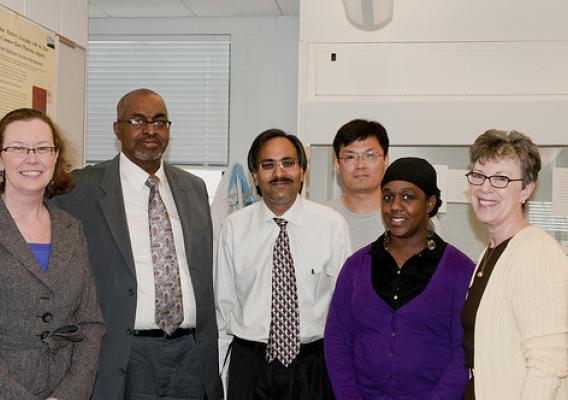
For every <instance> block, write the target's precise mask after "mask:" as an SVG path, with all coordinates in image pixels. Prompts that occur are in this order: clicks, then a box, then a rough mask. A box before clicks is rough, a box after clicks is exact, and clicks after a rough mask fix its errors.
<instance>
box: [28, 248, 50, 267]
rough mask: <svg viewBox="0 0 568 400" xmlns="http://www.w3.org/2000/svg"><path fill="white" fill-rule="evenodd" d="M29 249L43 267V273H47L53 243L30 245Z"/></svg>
mask: <svg viewBox="0 0 568 400" xmlns="http://www.w3.org/2000/svg"><path fill="white" fill-rule="evenodd" d="M28 247H29V248H30V250H31V251H32V253H33V255H34V256H35V258H36V259H37V262H38V263H39V265H40V266H41V272H46V271H47V265H48V264H49V255H50V254H51V243H28Z"/></svg>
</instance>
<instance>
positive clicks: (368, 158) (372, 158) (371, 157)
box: [338, 150, 383, 165]
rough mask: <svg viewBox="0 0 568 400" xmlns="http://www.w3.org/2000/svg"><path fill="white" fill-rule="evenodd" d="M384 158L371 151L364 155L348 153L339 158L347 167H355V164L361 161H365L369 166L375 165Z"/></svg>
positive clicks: (365, 152)
mask: <svg viewBox="0 0 568 400" xmlns="http://www.w3.org/2000/svg"><path fill="white" fill-rule="evenodd" d="M382 156H383V155H382V154H380V153H377V152H375V151H373V150H369V151H364V152H362V153H353V152H347V153H344V154H342V155H340V156H339V157H338V158H339V159H340V160H341V161H343V163H345V164H347V165H354V164H356V163H358V162H359V160H363V161H365V162H366V163H367V164H374V163H376V162H377V161H378V160H379V158H381V157H382Z"/></svg>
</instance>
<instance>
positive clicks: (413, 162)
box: [381, 157, 442, 217]
mask: <svg viewBox="0 0 568 400" xmlns="http://www.w3.org/2000/svg"><path fill="white" fill-rule="evenodd" d="M391 181H405V182H410V183H413V184H415V185H416V186H418V187H419V188H420V189H421V190H422V191H423V192H424V193H425V194H426V197H430V196H432V195H435V196H436V205H435V206H434V208H433V209H432V211H431V212H430V214H428V216H430V217H433V216H434V215H436V214H437V213H438V208H440V206H441V205H442V199H440V189H438V184H437V178H436V170H435V169H434V167H432V165H431V164H430V163H429V162H428V161H426V160H424V159H423V158H417V157H404V158H399V159H398V160H396V161H394V162H393V163H392V164H390V165H389V166H388V168H387V170H386V171H385V176H384V177H383V180H382V182H381V188H382V187H383V186H385V185H386V184H387V183H389V182H391Z"/></svg>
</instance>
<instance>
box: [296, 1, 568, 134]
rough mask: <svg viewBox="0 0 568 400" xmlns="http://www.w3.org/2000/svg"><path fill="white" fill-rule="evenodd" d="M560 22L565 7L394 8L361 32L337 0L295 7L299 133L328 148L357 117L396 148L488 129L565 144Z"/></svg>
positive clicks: (567, 32)
mask: <svg viewBox="0 0 568 400" xmlns="http://www.w3.org/2000/svg"><path fill="white" fill-rule="evenodd" d="M566 15H568V2H567V1H566V0H540V1H538V2H536V1H534V0H476V1H472V0H428V1H424V0H404V1H398V0H395V1H394V17H393V19H392V22H391V23H390V24H389V25H387V26H386V27H384V28H383V29H380V30H378V31H373V32H369V31H362V30H358V29H356V28H355V27H354V26H352V25H351V24H350V23H349V22H348V20H347V18H346V17H345V13H344V10H343V4H342V1H341V0H334V1H329V0H301V2H300V61H299V71H300V74H299V113H298V114H299V115H298V122H299V125H298V126H299V128H298V131H299V133H300V136H301V137H302V138H303V139H304V141H305V142H307V143H330V142H331V140H332V139H333V136H334V134H335V132H336V131H337V129H338V127H339V126H341V125H342V124H343V123H345V122H347V121H348V120H350V119H352V118H357V117H362V118H370V119H376V120H379V121H380V122H382V123H383V124H384V125H385V126H386V128H387V130H388V131H389V134H390V136H391V140H392V143H393V144H395V145H467V144H470V143H471V142H472V141H473V140H474V139H475V137H476V136H477V135H478V134H480V133H481V132H482V131H484V130H486V129H489V128H499V129H505V130H508V129H518V130H521V131H524V132H526V133H528V134H529V135H531V136H532V137H533V139H534V140H535V141H536V142H537V143H538V144H543V145H563V144H567V143H568V134H567V133H568V132H567V128H566V127H567V126H568V112H566V111H567V110H568V80H567V79H566V76H565V71H567V70H568V24H566V22H565V19H566V18H565V17H566ZM332 53H335V54H336V61H332V60H331V54H332Z"/></svg>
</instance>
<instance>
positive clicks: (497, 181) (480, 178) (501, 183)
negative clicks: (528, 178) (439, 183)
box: [465, 171, 523, 189]
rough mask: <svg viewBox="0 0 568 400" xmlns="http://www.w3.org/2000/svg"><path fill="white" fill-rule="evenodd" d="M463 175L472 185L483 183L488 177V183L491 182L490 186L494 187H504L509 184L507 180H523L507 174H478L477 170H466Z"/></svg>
mask: <svg viewBox="0 0 568 400" xmlns="http://www.w3.org/2000/svg"><path fill="white" fill-rule="evenodd" d="M465 176H466V177H467V181H468V182H469V183H470V184H471V185H474V186H481V185H483V183H484V182H485V180H486V179H489V183H490V184H491V186H493V187H494V188H496V189H505V188H506V187H507V186H509V182H517V181H522V180H523V178H519V179H511V178H509V177H508V176H504V175H492V176H486V175H483V174H480V173H479V172H473V171H470V172H468V173H467V174H465Z"/></svg>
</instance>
